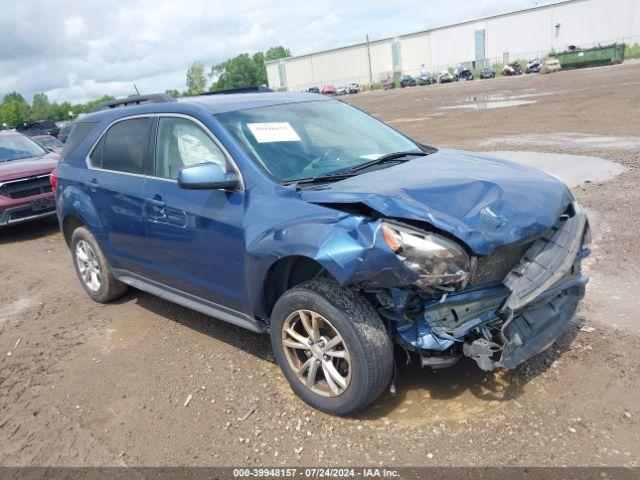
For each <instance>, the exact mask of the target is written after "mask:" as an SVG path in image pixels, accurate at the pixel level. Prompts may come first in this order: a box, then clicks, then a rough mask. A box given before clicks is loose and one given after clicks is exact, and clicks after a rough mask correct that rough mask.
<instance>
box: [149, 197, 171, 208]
mask: <svg viewBox="0 0 640 480" xmlns="http://www.w3.org/2000/svg"><path fill="white" fill-rule="evenodd" d="M145 200H146V201H147V202H149V203H150V204H151V205H153V206H154V207H157V208H164V207H166V206H167V203H166V202H165V201H164V200H162V199H161V198H145Z"/></svg>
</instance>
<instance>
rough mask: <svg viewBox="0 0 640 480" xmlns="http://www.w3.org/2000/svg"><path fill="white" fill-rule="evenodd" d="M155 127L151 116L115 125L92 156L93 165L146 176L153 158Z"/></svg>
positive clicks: (123, 121) (99, 143)
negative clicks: (151, 146)
mask: <svg viewBox="0 0 640 480" xmlns="http://www.w3.org/2000/svg"><path fill="white" fill-rule="evenodd" d="M151 125H152V119H151V118H150V117H145V118H132V119H130V120H122V121H120V122H118V123H116V124H114V125H113V126H112V127H111V128H109V130H107V133H106V134H105V135H104V136H103V137H102V139H101V140H100V141H99V142H98V144H97V145H96V147H95V148H94V150H93V152H92V153H91V157H90V158H91V164H92V165H93V166H94V167H97V168H102V169H103V170H111V171H115V172H123V173H135V174H144V173H145V167H146V165H147V162H148V157H149V137H150V135H151Z"/></svg>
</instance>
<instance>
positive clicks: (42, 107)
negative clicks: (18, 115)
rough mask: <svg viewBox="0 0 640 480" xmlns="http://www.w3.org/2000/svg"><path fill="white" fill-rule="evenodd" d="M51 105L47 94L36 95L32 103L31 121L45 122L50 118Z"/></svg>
mask: <svg viewBox="0 0 640 480" xmlns="http://www.w3.org/2000/svg"><path fill="white" fill-rule="evenodd" d="M50 114H51V105H50V104H49V97H47V95H46V94H45V93H36V94H35V95H34V96H33V100H32V101H31V120H44V119H47V118H49V117H50Z"/></svg>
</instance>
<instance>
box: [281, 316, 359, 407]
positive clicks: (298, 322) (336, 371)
mask: <svg viewBox="0 0 640 480" xmlns="http://www.w3.org/2000/svg"><path fill="white" fill-rule="evenodd" d="M282 346H283V348H284V352H285V356H286V358H287V361H288V362H289V366H290V367H291V368H292V369H293V371H294V373H295V374H296V376H297V378H298V379H299V380H300V381H301V382H302V383H303V384H304V385H305V386H306V387H307V388H308V389H309V390H311V391H312V392H314V393H316V394H318V395H322V396H325V397H337V396H339V395H342V394H343V393H344V392H345V391H346V390H347V388H348V387H349V383H350V382H351V358H350V356H349V350H348V348H347V345H346V343H345V342H344V340H343V338H342V336H341V335H340V333H339V332H338V330H336V328H335V327H334V326H333V325H332V324H331V322H329V321H328V320H327V319H326V318H324V317H323V316H322V315H320V314H318V313H316V312H313V311H311V310H297V311H295V312H293V313H291V314H290V315H289V316H288V317H287V318H286V320H285V321H284V324H283V326H282Z"/></svg>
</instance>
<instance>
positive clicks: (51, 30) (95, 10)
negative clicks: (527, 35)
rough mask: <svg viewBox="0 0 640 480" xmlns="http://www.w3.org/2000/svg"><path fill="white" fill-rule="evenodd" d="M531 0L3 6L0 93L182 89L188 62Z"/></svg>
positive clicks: (410, 27) (421, 23) (195, 0)
mask: <svg viewBox="0 0 640 480" xmlns="http://www.w3.org/2000/svg"><path fill="white" fill-rule="evenodd" d="M533 4H534V0H482V1H479V2H471V3H470V2H468V1H467V0H423V1H416V0H398V1H396V2H389V1H388V0H368V1H367V2H365V3H357V2H356V3H352V2H345V1H338V0H326V1H325V2H322V3H321V4H319V3H317V2H300V1H299V0H295V1H294V0H236V1H231V2H230V1H222V0H182V1H178V0H175V1H171V2H166V1H165V2H158V1H157V0H130V1H126V0H114V1H111V2H104V0H85V1H83V2H78V1H74V0H58V1H57V2H56V5H55V8H51V4H50V3H49V2H46V1H45V0H24V1H20V2H4V4H3V6H2V15H0V72H2V75H0V97H1V96H2V95H3V94H4V93H6V92H9V91H12V90H18V91H20V92H21V93H23V95H25V96H27V97H31V96H32V95H33V94H34V93H36V92H41V91H44V92H45V93H47V94H48V95H49V97H50V98H51V99H54V100H58V101H61V100H70V101H72V102H79V101H85V100H89V99H92V98H95V97H98V96H101V95H103V94H105V93H106V94H111V95H116V96H118V95H127V94H129V93H132V92H133V83H134V82H135V83H136V85H137V86H138V88H139V89H140V90H141V91H143V92H157V91H164V90H166V89H168V88H178V89H184V82H185V75H186V70H187V68H188V66H189V65H190V64H191V63H192V62H193V61H195V60H200V61H202V62H203V63H204V64H205V65H207V66H211V65H213V64H216V63H219V62H221V61H224V60H225V59H227V58H230V57H233V56H235V55H237V54H238V53H242V52H255V51H259V50H266V49H267V48H268V47H270V46H273V45H278V44H281V45H284V46H286V47H288V48H290V49H291V50H292V52H293V53H294V54H302V53H308V52H311V51H314V50H318V49H325V48H333V47H337V46H342V45H346V44H349V43H353V42H361V41H363V39H364V36H365V34H367V33H368V34H369V35H370V36H371V37H372V38H380V37H386V36H392V35H397V34H401V33H405V32H410V31H414V30H418V29H421V28H426V27H429V26H435V25H441V24H445V23H449V22H453V21H460V20H465V19H469V18H473V17H476V16H482V15H485V14H490V13H494V12H496V11H504V10H508V9H516V8H521V7H525V6H531V5H533Z"/></svg>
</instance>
